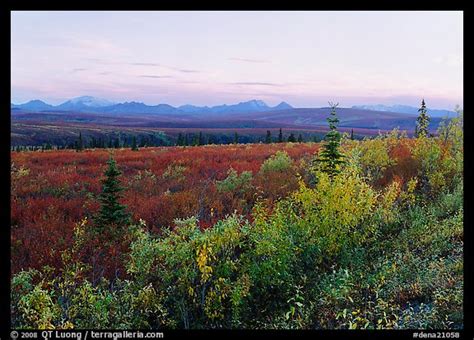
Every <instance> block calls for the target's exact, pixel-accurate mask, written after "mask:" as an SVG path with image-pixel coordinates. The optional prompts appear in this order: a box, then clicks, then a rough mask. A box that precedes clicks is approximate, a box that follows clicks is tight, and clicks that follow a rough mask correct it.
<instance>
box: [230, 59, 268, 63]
mask: <svg viewBox="0 0 474 340" xmlns="http://www.w3.org/2000/svg"><path fill="white" fill-rule="evenodd" d="M229 60H232V61H241V62H244V63H269V61H268V60H261V59H247V58H229Z"/></svg>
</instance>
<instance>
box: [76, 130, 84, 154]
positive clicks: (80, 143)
mask: <svg viewBox="0 0 474 340" xmlns="http://www.w3.org/2000/svg"><path fill="white" fill-rule="evenodd" d="M74 144H75V149H76V151H82V150H84V142H83V141H82V133H81V132H79V138H78V140H77V142H75V143H74Z"/></svg>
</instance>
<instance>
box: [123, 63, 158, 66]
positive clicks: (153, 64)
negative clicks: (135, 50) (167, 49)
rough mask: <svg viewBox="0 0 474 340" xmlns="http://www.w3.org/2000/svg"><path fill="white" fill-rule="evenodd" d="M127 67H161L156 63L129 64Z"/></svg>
mask: <svg viewBox="0 0 474 340" xmlns="http://www.w3.org/2000/svg"><path fill="white" fill-rule="evenodd" d="M129 65H134V66H161V65H160V64H158V63H129Z"/></svg>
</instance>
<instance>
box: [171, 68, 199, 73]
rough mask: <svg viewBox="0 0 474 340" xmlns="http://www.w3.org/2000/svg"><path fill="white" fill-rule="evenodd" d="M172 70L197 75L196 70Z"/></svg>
mask: <svg viewBox="0 0 474 340" xmlns="http://www.w3.org/2000/svg"><path fill="white" fill-rule="evenodd" d="M172 69H173V70H176V71H179V72H183V73H199V71H197V70H186V69H179V68H172Z"/></svg>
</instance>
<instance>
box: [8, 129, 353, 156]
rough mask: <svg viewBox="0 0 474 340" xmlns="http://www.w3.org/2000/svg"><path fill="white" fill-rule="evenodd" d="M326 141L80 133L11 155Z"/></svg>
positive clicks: (284, 135) (289, 135) (284, 136)
mask: <svg viewBox="0 0 474 340" xmlns="http://www.w3.org/2000/svg"><path fill="white" fill-rule="evenodd" d="M323 138H324V134H322V133H314V132H304V133H294V132H285V131H282V130H281V129H280V131H279V132H274V133H273V134H272V132H271V131H270V130H267V131H266V134H262V135H258V134H240V133H238V132H236V131H235V132H230V131H229V132H227V133H204V132H202V131H199V132H197V131H196V132H179V133H178V135H170V134H164V133H162V132H160V133H154V134H147V135H139V134H130V133H123V132H120V133H117V134H115V135H113V136H107V135H103V136H94V135H92V136H91V135H85V134H83V133H82V132H79V134H78V137H76V138H75V139H69V140H52V141H47V142H44V143H42V144H39V145H21V144H18V145H12V146H11V150H12V151H17V152H19V151H45V150H62V149H70V150H76V151H81V150H84V149H113V148H115V149H119V148H131V149H133V150H138V149H139V148H143V147H156V146H199V145H212V144H214V145H219V144H249V143H266V144H270V143H285V142H293V143H305V142H321V141H322V140H323ZM350 138H351V139H362V136H354V135H353V134H351V136H350Z"/></svg>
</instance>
